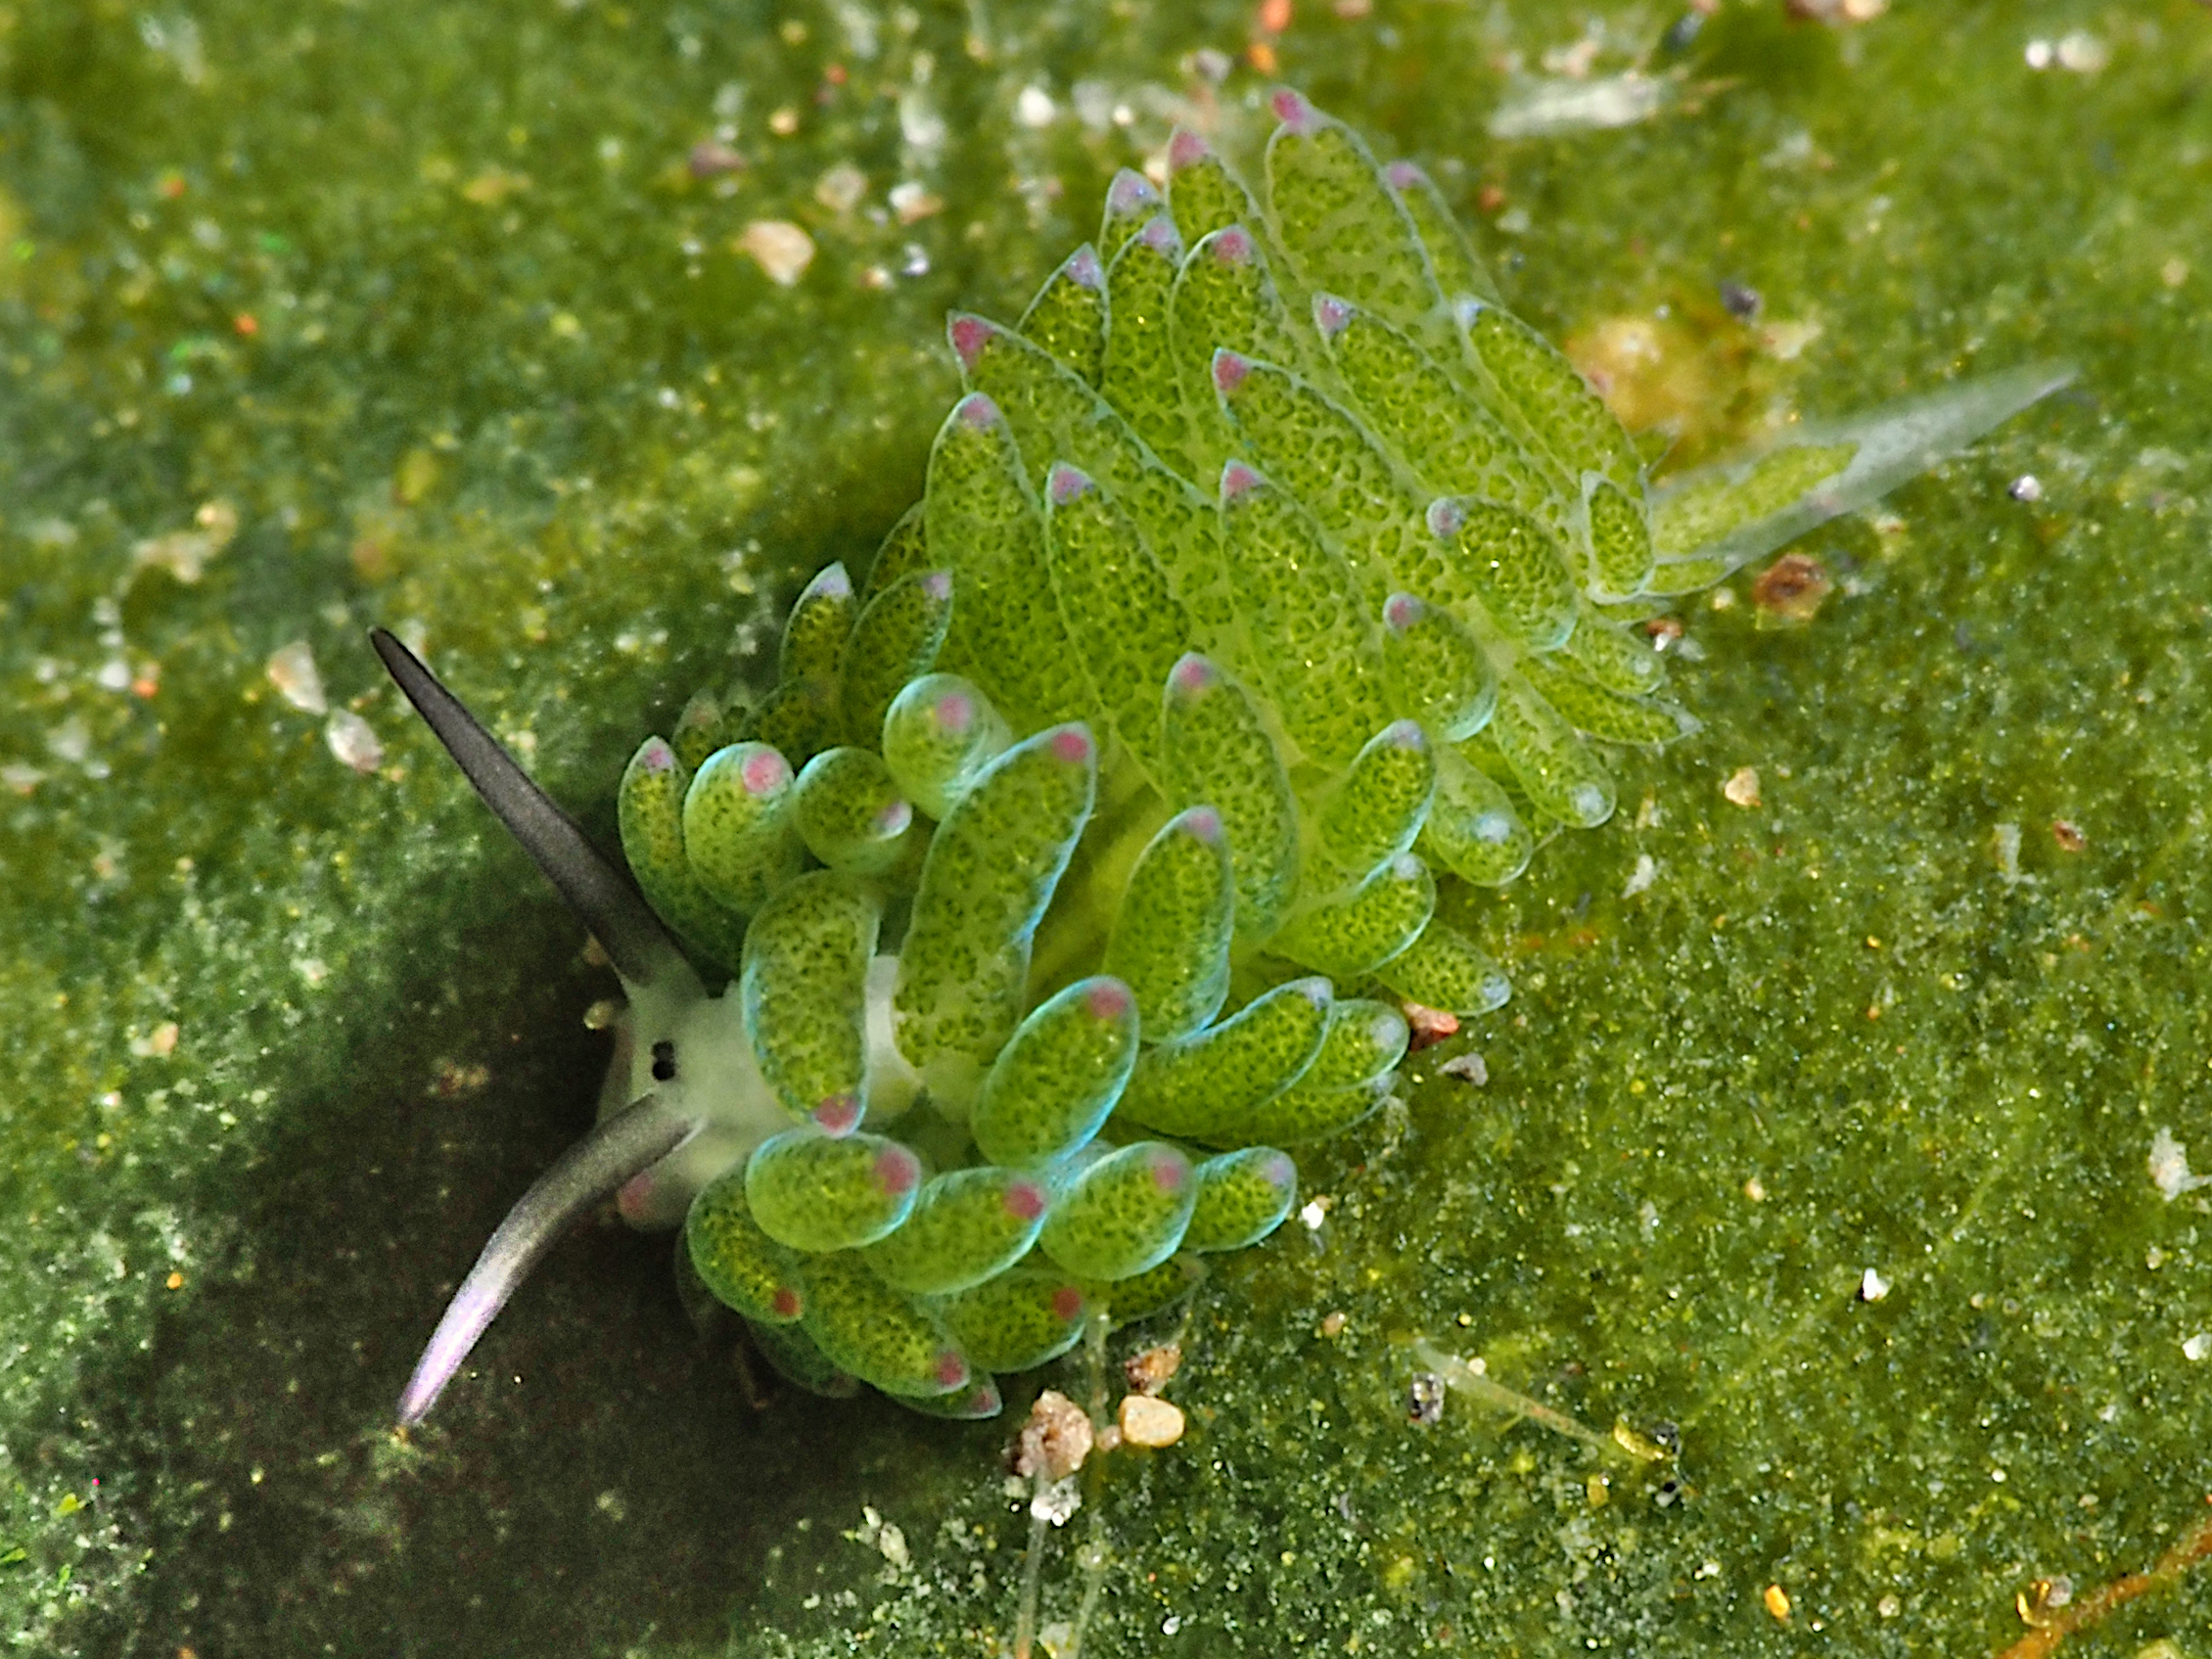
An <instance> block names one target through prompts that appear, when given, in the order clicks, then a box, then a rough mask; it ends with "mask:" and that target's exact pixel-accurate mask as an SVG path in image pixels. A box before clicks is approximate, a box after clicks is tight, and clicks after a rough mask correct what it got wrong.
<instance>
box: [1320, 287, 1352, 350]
mask: <svg viewBox="0 0 2212 1659" xmlns="http://www.w3.org/2000/svg"><path fill="white" fill-rule="evenodd" d="M1351 321H1352V307H1351V305H1350V304H1349V303H1348V302H1346V301H1345V300H1339V299H1338V298H1337V297H1336V296H1335V295H1333V294H1316V295H1314V296H1313V326H1314V327H1315V328H1317V329H1319V330H1320V331H1321V338H1322V339H1323V340H1334V339H1335V338H1336V337H1337V336H1338V335H1340V334H1342V333H1343V332H1344V330H1345V325H1346V324H1348V323H1350V322H1351Z"/></svg>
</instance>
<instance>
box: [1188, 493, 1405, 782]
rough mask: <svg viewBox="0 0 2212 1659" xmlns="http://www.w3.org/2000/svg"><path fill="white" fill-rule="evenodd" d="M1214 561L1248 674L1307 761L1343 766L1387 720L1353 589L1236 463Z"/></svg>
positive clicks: (1368, 629)
mask: <svg viewBox="0 0 2212 1659" xmlns="http://www.w3.org/2000/svg"><path fill="white" fill-rule="evenodd" d="M1221 554H1222V559H1223V561H1224V563H1225V564H1226V565H1227V567H1228V573H1229V588H1230V591H1232V592H1233V593H1234V594H1235V595H1236V603H1237V611H1238V614H1239V615H1240V616H1242V618H1243V619H1244V637H1245V643H1246V644H1247V646H1248V647H1249V648H1250V650H1251V653H1252V661H1253V663H1254V665H1255V672H1256V673H1257V674H1258V675H1259V676H1260V678H1261V680H1262V683H1263V687H1264V689H1265V690H1266V691H1267V697H1268V700H1269V701H1270V702H1271V703H1273V704H1274V706H1275V712H1276V714H1277V716H1278V717H1279V718H1280V719H1281V721H1282V725H1283V729H1284V731H1285V732H1286V733H1288V734H1289V736H1290V739H1291V741H1292V742H1294V743H1296V744H1297V745H1298V746H1299V748H1300V749H1301V750H1303V751H1304V752H1305V755H1306V757H1307V758H1308V759H1310V760H1316V761H1318V762H1320V763H1321V764H1322V765H1324V766H1328V767H1331V768H1334V767H1338V766H1342V765H1345V764H1347V763H1348V762H1349V761H1350V760H1352V758H1353V757H1354V756H1355V755H1357V754H1358V753H1359V746H1360V745H1361V744H1362V743H1364V742H1365V741H1366V740H1367V738H1368V737H1369V736H1370V735H1371V734H1372V733H1373V732H1374V730H1375V729H1376V727H1378V726H1380V725H1381V724H1382V723H1383V722H1384V720H1385V719H1386V718H1387V715H1386V714H1385V700H1384V696H1383V684H1382V660H1381V648H1380V644H1379V642H1378V641H1377V639H1376V637H1375V629H1374V625H1373V623H1372V622H1370V620H1369V617H1368V614H1367V611H1366V608H1365V606H1364V605H1363V604H1362V603H1361V595H1360V592H1359V583H1358V582H1357V581H1356V580H1355V579H1354V578H1353V575H1352V571H1351V568H1350V567H1349V566H1347V565H1346V563H1345V562H1344V559H1343V557H1342V556H1341V555H1340V554H1339V553H1338V552H1337V551H1336V549H1335V548H1334V547H1333V546H1331V545H1330V544H1329V541H1328V538H1327V537H1326V536H1324V535H1323V534H1322V533H1321V529H1320V527H1319V526H1318V525H1316V524H1315V523H1313V520H1312V519H1311V518H1310V517H1308V516H1307V513H1306V511H1305V509H1304V508H1302V507H1300V506H1299V505H1298V503H1297V502H1295V501H1293V500H1291V499H1290V497H1289V496H1287V495H1286V494H1284V493H1283V491H1282V490H1280V489H1278V488H1276V487H1275V486H1274V485H1273V484H1270V483H1268V482H1267V480H1266V479H1264V478H1262V477H1261V476H1260V475H1259V474H1258V473H1256V472H1254V471H1253V470H1252V469H1251V468H1250V467H1248V466H1246V465H1245V464H1244V463H1243V462H1242V461H1231V462H1229V463H1228V465H1227V466H1225V467H1223V468H1222V469H1221Z"/></svg>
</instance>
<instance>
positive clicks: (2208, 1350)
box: [2182, 1331, 2212, 1359]
mask: <svg viewBox="0 0 2212 1659" xmlns="http://www.w3.org/2000/svg"><path fill="white" fill-rule="evenodd" d="M2182 1353H2183V1355H2184V1356H2185V1357H2186V1358H2188V1359H2203V1358H2204V1357H2205V1356H2206V1355H2207V1354H2212V1334H2207V1333H2206V1332H2204V1331H2198V1332H2197V1333H2196V1334H2195V1335H2194V1336H2192V1337H2190V1338H2189V1340H2188V1341H2187V1342H2185V1343H2183V1344H2182Z"/></svg>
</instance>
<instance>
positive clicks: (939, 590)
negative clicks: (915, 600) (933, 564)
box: [922, 571, 952, 605]
mask: <svg viewBox="0 0 2212 1659" xmlns="http://www.w3.org/2000/svg"><path fill="white" fill-rule="evenodd" d="M922 591H923V592H924V593H926V594H928V595H929V596H930V597H931V598H932V599H934V600H936V601H937V602H938V603H939V604H940V605H942V604H944V603H945V601H946V600H947V599H949V598H951V597H952V573H951V572H950V571H931V572H930V573H929V574H928V575H927V576H923V577H922Z"/></svg>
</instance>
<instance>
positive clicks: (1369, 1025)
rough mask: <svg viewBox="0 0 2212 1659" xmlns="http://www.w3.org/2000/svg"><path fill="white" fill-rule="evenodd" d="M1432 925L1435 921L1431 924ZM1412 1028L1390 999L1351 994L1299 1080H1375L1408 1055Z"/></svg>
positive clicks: (1335, 1011)
mask: <svg viewBox="0 0 2212 1659" xmlns="http://www.w3.org/2000/svg"><path fill="white" fill-rule="evenodd" d="M1432 925H1433V924H1432ZM1411 1037H1412V1032H1411V1029H1410V1028H1409V1027H1408V1026H1407V1025H1406V1016H1405V1015H1404V1014H1401V1013H1400V1012H1399V1011H1398V1010H1397V1009H1396V1008H1393V1007H1392V1006H1391V1005H1390V1004H1389V1003H1387V1002H1376V1001H1373V1000H1371V999H1369V998H1367V997H1360V996H1348V997H1345V998H1343V999H1342V1000H1340V1001H1339V1002H1338V1003H1337V1004H1336V1006H1335V1007H1333V1008H1331V1009H1330V1010H1329V1029H1328V1035H1327V1036H1326V1037H1323V1038H1322V1039H1321V1051H1320V1052H1319V1053H1318V1054H1316V1055H1314V1056H1313V1064H1312V1065H1311V1066H1309V1067H1307V1068H1306V1071H1305V1074H1304V1075H1303V1076H1301V1077H1300V1078H1299V1080H1298V1082H1299V1084H1300V1086H1302V1087H1306V1088H1338V1087H1341V1086H1343V1085H1344V1084H1346V1083H1372V1082H1373V1081H1374V1080H1375V1079H1376V1078H1379V1077H1381V1076H1382V1075H1383V1074H1384V1073H1385V1072H1388V1071H1390V1070H1391V1069H1393V1068H1394V1067H1395V1066H1397V1064H1398V1062H1399V1061H1401V1060H1403V1059H1405V1058H1406V1044H1407V1043H1408V1042H1409V1041H1410V1040H1411Z"/></svg>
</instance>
